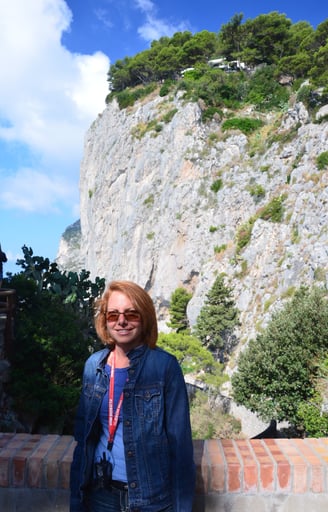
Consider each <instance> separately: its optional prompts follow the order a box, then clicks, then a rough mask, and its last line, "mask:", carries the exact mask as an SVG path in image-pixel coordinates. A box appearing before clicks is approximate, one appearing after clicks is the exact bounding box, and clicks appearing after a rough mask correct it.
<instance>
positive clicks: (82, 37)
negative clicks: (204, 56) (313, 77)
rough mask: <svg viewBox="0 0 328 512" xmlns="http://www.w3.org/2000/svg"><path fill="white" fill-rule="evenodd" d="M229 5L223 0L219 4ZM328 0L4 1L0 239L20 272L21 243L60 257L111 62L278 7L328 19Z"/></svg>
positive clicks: (9, 267)
mask: <svg viewBox="0 0 328 512" xmlns="http://www.w3.org/2000/svg"><path fill="white" fill-rule="evenodd" d="M222 4H223V5H222ZM324 4H325V3H324V2H322V0H312V1H311V2H308V1H305V0H298V1H295V0H288V1H287V2H286V0H284V1H273V0H272V1H269V0H244V1H233V0H231V1H230V2H216V1H214V0H202V2H199V1H198V0H197V1H195V0H188V1H187V0H179V1H176V0H174V1H173V0H153V1H152V0H66V1H65V0H28V1H26V2H24V1H22V0H0V19H1V31H0V62H1V69H2V79H1V81H0V184H1V186H0V243H1V245H2V249H3V250H4V251H5V252H6V254H7V257H8V263H6V264H5V266H4V271H5V272H9V271H10V272H14V273H15V272H17V271H19V270H20V268H19V267H17V266H16V265H15V262H16V260H17V258H21V257H22V251H21V248H22V246H23V245H27V246H28V247H32V249H33V251H34V254H35V255H37V256H44V257H49V258H50V260H52V261H53V260H54V259H55V258H56V254H57V251H58V246H59V241H60V237H61V235H62V233H63V232H64V231H65V229H66V227H67V226H69V225H70V224H72V223H73V222H75V221H76V220H77V219H78V218H79V166H80V161H81V158H82V155H83V141H84V136H85V133H86V131H87V129H88V127H89V126H90V124H91V123H92V122H93V120H94V119H95V118H96V117H97V115H98V114H99V113H100V112H102V110H103V109H104V108H105V97H106V95H107V92H108V84H107V81H106V78H107V71H108V69H109V66H110V63H111V62H112V63H114V62H115V61H116V60H117V59H120V58H124V57H125V56H133V55H135V54H136V53H138V52H140V51H143V50H145V49H146V48H148V47H149V44H150V42H151V41H152V40H154V39H158V38H159V37H161V36H164V35H167V36H172V35H173V34H174V33H175V32H177V31H183V30H190V31H191V32H193V33H195V32H199V31H201V30H209V31H213V32H218V31H219V30H220V27H221V25H222V24H225V23H227V22H228V21H229V20H230V19H231V18H232V16H233V15H234V14H236V13H243V14H244V20H246V19H247V18H254V17H256V16H258V15H259V14H263V13H269V12H272V11H279V12H281V13H285V14H286V15H287V16H288V17H289V18H290V19H291V20H292V22H293V23H295V22H297V21H300V20H306V21H309V22H310V23H311V25H312V26H313V27H314V28H316V26H317V25H318V24H319V23H321V22H322V21H324V20H325V19H326V18H327V8H326V7H324Z"/></svg>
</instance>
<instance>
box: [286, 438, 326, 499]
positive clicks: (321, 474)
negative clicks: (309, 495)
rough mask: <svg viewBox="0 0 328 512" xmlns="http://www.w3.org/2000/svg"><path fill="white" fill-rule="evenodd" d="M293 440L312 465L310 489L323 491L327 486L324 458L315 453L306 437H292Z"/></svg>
mask: <svg viewBox="0 0 328 512" xmlns="http://www.w3.org/2000/svg"><path fill="white" fill-rule="evenodd" d="M291 442H292V443H294V444H295V445H296V446H297V449H298V450H299V451H300V452H301V453H302V455H303V456H304V457H305V459H306V461H307V463H308V465H309V466H310V475H309V476H310V482H309V490H310V491H311V492H318V493H321V492H323V491H324V487H325V471H324V467H323V464H322V459H321V458H319V457H318V456H317V455H316V454H315V452H314V451H313V450H312V448H311V445H310V444H309V443H307V440H306V439H292V440H291Z"/></svg>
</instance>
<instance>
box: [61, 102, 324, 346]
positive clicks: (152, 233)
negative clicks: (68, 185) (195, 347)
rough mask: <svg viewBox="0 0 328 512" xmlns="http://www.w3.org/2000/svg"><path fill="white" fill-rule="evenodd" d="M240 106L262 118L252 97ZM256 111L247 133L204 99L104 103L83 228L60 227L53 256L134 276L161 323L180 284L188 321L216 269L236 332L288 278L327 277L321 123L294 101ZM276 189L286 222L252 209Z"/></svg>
mask: <svg viewBox="0 0 328 512" xmlns="http://www.w3.org/2000/svg"><path fill="white" fill-rule="evenodd" d="M238 116H239V117H241V116H243V117H260V115H259V114H257V113H255V112H253V111H252V109H251V108H249V109H248V110H245V111H244V112H242V113H239V114H238ZM261 118H262V119H263V121H264V122H265V126H264V127H263V128H262V129H261V130H259V131H257V132H256V133H254V134H253V135H250V136H246V135H244V134H243V133H242V132H240V131H234V132H223V131H222V125H221V123H220V121H219V120H213V121H212V122H210V123H204V122H202V110H201V105H200V104H197V103H187V102H185V101H184V100H183V98H182V97H181V96H180V97H179V95H178V96H175V97H174V98H172V97H169V96H166V97H164V98H162V97H160V96H158V94H154V95H152V96H151V97H148V98H147V100H144V101H142V102H141V101H140V102H137V103H136V104H135V105H134V106H133V107H129V108H128V109H123V110H120V109H119V106H118V104H117V103H116V101H113V102H112V103H110V104H109V105H108V106H107V107H106V109H105V111H104V112H103V113H102V114H101V115H100V116H99V117H98V118H97V119H96V120H95V122H94V123H93V124H92V126H91V127H90V129H89V131H88V132H87V134H86V138H85V148H84V157H83V160H82V164H81V175H80V206H81V218H80V221H81V232H79V229H78V226H76V228H77V229H75V231H74V236H73V237H72V239H71V240H70V237H69V236H68V233H66V234H65V235H66V236H65V240H62V242H61V245H60V251H59V254H58V260H57V261H58V262H59V264H60V266H61V267H62V268H64V269H66V270H79V269H82V268H85V269H87V270H89V271H90V273H91V278H95V277H96V276H99V277H105V278H106V280H112V279H129V280H134V281H136V282H138V283H139V284H140V285H141V286H143V287H145V288H146V289H147V290H148V291H149V292H150V294H151V296H152V298H153V300H154V303H155V305H156V308H157V311H158V315H159V319H160V327H161V326H162V328H163V329H164V328H165V325H166V320H167V319H168V315H167V308H168V304H169V301H170V296H171V294H172V292H173V291H174V290H175V289H176V288H177V287H179V286H184V287H186V288H187V289H188V290H189V291H191V292H192V293H193V298H192V300H191V301H190V303H189V306H188V317H189V320H190V322H191V325H193V324H194V323H195V320H196V318H197V315H198V313H199V310H200V308H201V306H202V304H203V302H204V299H205V296H206V293H207V292H208V290H209V289H210V288H211V286H212V284H213V282H214V280H215V277H216V275H217V274H218V273H221V272H224V273H225V274H226V276H227V280H228V282H229V285H230V286H231V287H232V289H233V293H234V296H235V300H236V305H237V307H238V308H239V310H240V312H241V330H240V333H239V335H240V339H241V340H243V341H247V340H248V339H249V338H251V337H253V336H255V334H256V332H257V329H258V328H259V326H265V324H266V323H267V321H268V320H269V318H270V316H271V314H272V312H273V311H274V309H275V308H276V307H279V306H280V305H281V302H282V301H283V300H284V298H286V297H287V296H288V295H289V294H290V293H291V292H292V289H293V288H294V287H295V288H298V287H299V286H300V285H302V284H305V285H307V284H308V285H312V284H314V283H316V284H318V285H324V284H326V285H328V279H327V272H328V243H327V242H328V233H327V227H328V173H327V169H326V170H319V169H318V166H317V163H316V158H317V157H318V156H319V155H320V154H321V153H322V152H324V151H327V147H328V146H327V138H328V123H327V122H322V123H321V124H317V123H312V122H311V121H310V118H309V114H308V112H307V111H306V109H305V108H304V106H303V105H302V104H301V103H299V104H295V105H292V106H291V108H290V110H289V111H287V112H286V113H284V114H279V115H278V114H273V113H271V114H267V115H265V116H264V115H262V116H261ZM324 119H325V118H324ZM282 196H283V197H284V198H285V199H284V201H283V205H284V215H283V219H282V221H281V222H272V221H271V220H270V219H269V220H265V219H261V218H260V216H259V215H258V213H259V210H260V209H261V208H262V207H264V206H265V205H267V204H268V203H270V201H271V200H272V199H273V198H276V197H282ZM250 219H253V220H252V222H253V228H252V234H251V238H250V240H249V242H248V243H247V244H246V246H245V247H244V249H243V250H241V251H239V252H237V251H236V240H237V233H238V230H239V229H240V227H241V226H243V225H244V224H245V223H247V222H248V221H249V220H250ZM254 219H257V220H255V221H254ZM79 237H80V238H79ZM72 254H73V256H74V258H73V259H72Z"/></svg>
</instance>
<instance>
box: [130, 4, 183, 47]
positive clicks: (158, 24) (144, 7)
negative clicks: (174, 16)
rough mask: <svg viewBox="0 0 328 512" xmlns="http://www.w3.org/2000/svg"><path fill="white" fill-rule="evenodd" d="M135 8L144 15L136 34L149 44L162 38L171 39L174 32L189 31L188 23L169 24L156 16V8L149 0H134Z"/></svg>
mask: <svg viewBox="0 0 328 512" xmlns="http://www.w3.org/2000/svg"><path fill="white" fill-rule="evenodd" d="M135 6H136V8H137V9H139V10H140V11H141V12H143V13H144V14H145V15H146V21H145V23H143V24H142V25H141V26H140V27H139V28H138V34H139V35H140V37H141V38H142V39H144V40H145V41H148V42H151V41H154V40H157V39H160V38H161V37H163V36H168V37H171V36H173V34H175V33H176V32H183V31H184V30H190V25H189V23H188V22H181V23H178V24H175V23H170V22H169V21H167V20H165V19H161V18H159V17H158V16H157V8H156V5H155V4H154V2H152V1H151V0H135Z"/></svg>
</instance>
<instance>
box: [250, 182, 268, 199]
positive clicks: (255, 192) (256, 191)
mask: <svg viewBox="0 0 328 512" xmlns="http://www.w3.org/2000/svg"><path fill="white" fill-rule="evenodd" d="M248 191H249V193H250V195H251V196H252V197H253V198H254V200H255V201H260V200H261V199H263V197H264V196H265V189H264V188H263V187H262V185H251V186H249V187H248Z"/></svg>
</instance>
